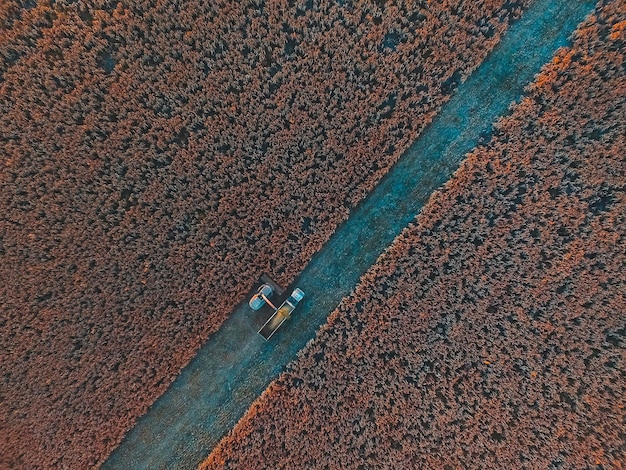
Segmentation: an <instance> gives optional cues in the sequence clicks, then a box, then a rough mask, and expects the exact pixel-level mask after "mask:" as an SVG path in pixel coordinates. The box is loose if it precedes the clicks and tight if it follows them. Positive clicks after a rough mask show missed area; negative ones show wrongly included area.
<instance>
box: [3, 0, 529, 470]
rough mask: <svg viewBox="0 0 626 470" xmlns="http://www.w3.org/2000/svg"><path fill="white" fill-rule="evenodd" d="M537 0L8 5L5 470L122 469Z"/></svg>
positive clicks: (48, 0)
mask: <svg viewBox="0 0 626 470" xmlns="http://www.w3.org/2000/svg"><path fill="white" fill-rule="evenodd" d="M527 3H528V0H522V1H516V2H510V1H505V0H493V1H492V0H489V1H481V2H473V3H472V6H471V7H469V6H461V5H459V4H457V2H430V3H428V2H420V3H419V4H417V3H416V4H410V5H407V4H405V3H404V2H398V3H397V4H396V3H393V2H380V1H379V2H358V3H356V2H351V1H346V2H334V1H328V2H319V3H318V2H310V1H306V2H305V1H297V2H294V1H278V0H271V1H253V2H239V1H234V0H233V1H223V2H200V1H190V2H185V3H184V4H180V3H177V2H147V1H143V2H142V1H140V2H118V1H95V2H77V3H73V2H63V1H56V2H53V1H51V0H41V1H37V2H12V1H4V2H0V58H1V59H0V155H1V157H0V158H1V161H0V207H1V208H2V209H0V211H1V212H0V213H1V217H0V256H1V260H0V261H1V262H0V279H1V282H0V305H1V309H2V311H1V317H0V380H1V386H0V434H1V435H2V436H3V438H2V439H0V467H4V468H7V467H10V468H15V467H21V468H38V467H55V468H62V467H67V468H82V467H87V466H92V465H95V464H97V463H98V462H101V461H102V460H103V459H104V458H105V457H106V456H107V455H108V454H109V452H110V451H111V450H112V448H113V447H114V446H115V445H116V444H117V443H118V442H119V441H120V439H121V438H122V436H123V434H124V433H125V432H126V430H128V429H129V427H130V426H131V425H132V424H133V422H134V420H135V419H136V418H137V416H139V415H141V414H142V413H144V412H145V411H146V409H147V407H148V406H149V405H150V404H151V403H152V402H153V401H154V400H155V399H156V397H158V396H159V395H160V394H161V393H162V392H163V391H164V390H165V389H166V387H167V386H168V384H169V383H170V382H171V381H172V380H173V378H174V376H175V375H176V373H177V372H178V371H179V370H180V369H181V367H183V366H184V365H185V364H186V363H187V362H188V360H189V359H190V358H191V357H192V355H193V354H194V352H195V351H196V350H197V348H198V347H199V346H200V344H201V343H202V342H203V341H205V340H206V339H207V337H208V336H209V334H210V333H211V332H213V331H215V330H216V329H217V328H218V327H219V325H220V324H221V323H222V321H223V320H224V318H225V317H226V316H227V315H228V312H229V311H230V310H231V308H232V306H233V305H234V304H236V303H237V302H239V301H241V300H242V298H243V295H244V293H245V292H246V291H247V290H248V288H249V287H250V286H251V285H252V284H253V282H254V281H255V280H256V279H257V278H258V277H259V275H260V274H261V273H262V272H264V271H267V272H271V273H272V274H273V275H274V276H275V277H277V278H278V279H279V280H280V281H282V282H283V283H288V282H290V281H291V280H292V279H293V278H294V277H295V275H296V274H297V273H298V272H299V271H300V270H301V269H302V268H303V266H304V264H305V263H306V262H307V260H308V259H309V258H310V256H311V254H312V253H313V252H315V251H316V250H317V249H319V247H320V246H321V245H322V244H323V242H324V241H326V240H327V239H328V237H329V236H330V234H331V233H332V232H333V231H334V229H335V227H336V226H337V224H338V223H339V222H341V221H342V220H344V219H345V218H346V217H347V214H348V212H349V209H350V208H351V207H353V206H354V204H355V203H356V202H357V201H359V200H360V199H361V198H362V197H363V196H364V195H365V194H367V192H368V191H369V190H370V189H371V188H372V187H373V185H374V184H375V183H376V182H377V181H378V180H379V179H380V177H381V176H382V175H383V174H384V173H385V172H386V171H387V169H388V168H389V167H390V165H391V164H392V163H393V162H394V161H396V160H397V158H398V157H399V155H400V154H401V153H402V152H403V150H404V149H405V148H406V147H407V145H408V144H409V143H410V142H411V141H412V140H413V139H414V138H415V137H416V135H417V134H418V133H419V132H420V131H421V129H423V127H424V125H425V124H427V123H428V122H429V121H430V120H431V119H432V117H433V115H434V114H435V113H436V111H437V110H438V109H439V107H440V106H441V104H442V103H443V102H445V101H446V99H447V97H448V96H449V94H450V93H451V91H452V90H453V89H454V88H455V86H456V85H457V83H458V82H459V80H461V79H462V77H464V76H466V75H467V74H468V73H469V72H470V71H471V70H473V69H474V68H475V67H476V66H477V65H478V64H479V63H480V62H481V61H482V59H483V58H484V56H485V55H486V54H487V53H488V51H489V50H490V49H491V48H492V47H493V45H494V44H495V43H496V42H497V41H498V39H499V37H500V35H501V33H502V31H504V29H505V28H506V26H507V24H508V21H509V20H510V19H511V18H513V17H515V16H517V15H519V14H520V12H521V9H522V8H523V7H524V5H526V4H527Z"/></svg>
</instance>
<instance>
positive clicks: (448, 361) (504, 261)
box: [203, 1, 626, 469]
mask: <svg viewBox="0 0 626 470" xmlns="http://www.w3.org/2000/svg"><path fill="white" fill-rule="evenodd" d="M624 12H626V8H625V4H624V2H623V1H616V2H612V3H610V4H608V5H607V6H605V7H604V8H603V9H601V10H600V13H599V14H598V16H597V17H593V18H591V19H590V20H588V21H586V22H585V23H584V24H583V25H582V26H581V27H580V28H579V30H578V33H577V37H576V39H575V41H574V45H573V47H572V48H571V49H568V50H562V51H561V52H560V53H559V54H557V56H556V57H555V59H554V61H553V62H552V63H550V64H549V65H547V66H546V68H545V69H544V70H543V72H542V73H541V75H540V76H539V77H538V78H537V80H536V82H535V83H534V84H533V85H532V87H531V88H530V89H529V90H528V94H527V97H525V98H524V99H523V100H522V101H521V102H520V104H518V105H517V106H516V107H515V109H514V111H513V113H512V115H511V116H510V117H507V118H504V119H502V120H500V121H499V122H498V124H497V126H496V128H495V131H494V135H493V137H492V139H491V140H490V141H489V143H487V144H485V145H482V146H479V147H478V148H477V149H476V150H475V151H473V152H472V153H471V154H470V155H469V157H468V158H467V160H466V161H465V162H464V164H463V165H462V167H461V168H460V169H459V170H458V171H457V173H456V174H455V176H454V177H453V178H452V180H451V181H450V182H449V183H448V184H446V185H445V187H444V188H442V190H440V191H438V192H437V193H435V194H434V195H433V197H432V198H431V200H430V201H429V203H428V205H427V206H426V207H425V208H424V210H423V211H422V213H421V215H420V216H419V217H418V218H417V220H416V222H415V224H414V225H412V226H411V227H409V228H408V229H407V230H406V231H405V232H404V234H403V235H402V236H401V237H399V238H398V239H397V240H396V242H395V243H394V245H392V247H391V248H390V249H389V250H388V252H387V253H386V254H385V255H384V256H383V257H382V258H381V259H380V260H379V262H378V263H377V265H375V266H374V267H373V268H372V269H371V270H370V272H369V273H368V274H367V275H366V276H365V277H364V278H363V279H362V282H361V284H360V285H359V287H358V288H357V290H356V292H355V293H354V294H353V295H352V296H351V297H350V298H348V299H345V300H344V301H343V302H342V304H341V305H340V306H339V307H338V309H337V310H336V311H335V312H334V313H333V314H332V315H331V317H330V319H329V322H328V324H327V325H325V326H324V327H323V328H322V329H321V331H320V332H319V334H318V337H317V338H316V339H315V340H314V341H313V342H312V343H311V344H310V345H309V346H308V347H307V348H306V349H305V350H304V351H303V352H301V354H300V355H299V358H298V360H297V361H295V362H294V363H293V364H291V365H290V367H289V368H288V371H287V372H286V373H284V374H282V375H281V377H280V378H279V379H278V380H277V381H275V382H274V383H273V384H272V385H271V386H270V387H269V388H268V390H267V391H266V392H265V393H264V394H263V396H262V397H261V398H260V399H259V400H258V401H257V402H256V403H255V405H253V407H252V408H251V409H250V411H249V412H248V414H247V415H246V416H245V417H244V418H243V419H242V420H241V421H240V423H239V424H238V425H237V426H236V428H235V429H234V430H233V432H232V433H231V434H230V435H229V436H228V437H227V438H225V439H224V440H223V441H222V442H221V443H220V445H219V446H218V447H217V448H216V449H215V450H214V451H213V453H212V454H211V455H210V456H209V458H208V460H207V461H206V462H205V463H204V465H203V468H207V469H208V468H250V467H251V466H254V467H256V468H260V467H262V468H478V467H479V468H498V469H500V468H557V467H561V466H563V467H564V468H600V467H599V466H604V468H623V464H624V462H625V461H626V447H625V443H624V434H623V429H624V428H623V423H624V420H625V419H626V411H625V410H626V408H625V403H624V397H625V396H626V380H625V377H624V370H625V369H626V364H624V357H625V356H624V347H625V345H626V344H625V342H626V275H625V273H626V259H625V253H626V238H625V237H626V194H625V192H626V157H625V155H624V150H623V149H624V148H625V145H626V111H625V108H624V105H625V104H626V103H625V102H626V76H625V71H626V67H625V57H624V52H625V47H624V46H625V44H624V42H625V40H626V27H625V26H626V17H625V16H624ZM276 410H280V412H279V413H278V412H276Z"/></svg>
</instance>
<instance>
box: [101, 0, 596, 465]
mask: <svg viewBox="0 0 626 470" xmlns="http://www.w3.org/2000/svg"><path fill="white" fill-rule="evenodd" d="M593 5H594V2H591V1H568V0H537V1H536V2H535V3H534V4H533V5H532V6H531V7H530V8H529V10H527V11H526V12H525V13H524V16H523V17H522V18H521V19H520V20H519V21H517V22H516V23H514V24H513V25H512V26H511V27H510V28H509V31H508V32H507V33H506V35H505V36H504V38H503V39H502V41H501V42H500V44H499V45H498V46H497V48H496V49H495V50H494V51H493V52H492V53H491V54H490V56H489V57H488V58H487V59H486V60H485V62H483V64H482V65H481V66H480V67H479V68H478V69H477V70H476V71H475V72H474V74H473V75H472V76H471V77H470V78H469V79H468V80H467V81H466V82H465V83H463V84H461V85H460V86H459V87H458V90H457V91H456V93H455V95H454V96H453V97H452V99H451V100H450V101H449V102H448V103H447V104H446V105H445V106H444V107H443V109H442V111H441V113H440V114H439V116H438V117H437V118H436V120H435V121H434V122H433V123H432V124H431V125H430V126H429V127H428V128H427V129H426V130H425V131H424V132H423V133H422V135H421V136H420V137H419V139H418V140H417V141H416V142H415V143H414V144H413V145H412V146H411V148H410V149H409V150H408V151H407V152H406V154H405V155H403V156H402V158H401V159H400V160H399V161H398V163H397V164H396V165H395V166H394V167H393V168H392V169H391V171H390V172H389V173H388V174H387V176H386V177H385V178H384V179H383V180H382V181H381V183H380V184H379V185H378V186H377V187H376V189H375V190H374V191H373V192H372V193H371V194H370V195H369V196H368V197H367V198H366V199H365V200H364V201H363V203H362V204H360V205H359V206H358V207H357V208H356V210H355V211H354V212H353V214H351V216H350V218H349V219H348V221H346V223H345V224H343V225H342V226H341V227H339V228H338V230H337V232H336V233H335V234H334V235H333V237H332V238H331V239H330V241H329V242H328V243H327V244H326V246H324V247H323V248H322V250H320V252H318V253H317V254H316V255H315V256H314V257H313V258H312V259H311V261H310V263H309V265H308V266H307V267H306V268H305V269H304V271H303V272H302V274H301V276H300V278H299V280H298V282H297V283H296V284H297V285H298V286H299V287H300V288H302V289H303V290H304V291H305V292H306V294H307V296H306V297H305V299H304V300H303V301H302V305H300V306H299V307H298V309H297V310H296V311H295V312H294V315H293V316H292V319H291V320H289V321H288V322H287V323H285V325H284V326H283V328H282V329H281V330H280V331H278V332H277V333H276V335H275V336H274V337H273V338H272V340H271V341H270V342H269V343H267V342H265V340H263V338H261V337H260V336H259V335H257V333H256V331H257V329H258V328H257V326H258V323H259V319H258V318H255V317H254V315H253V313H252V312H251V310H250V309H249V308H248V307H247V304H244V305H239V306H237V307H236V308H235V310H234V311H233V313H232V314H231V315H230V317H229V319H228V320H227V321H226V322H225V323H224V325H223V327H222V328H221V329H220V330H219V331H218V332H217V333H215V334H214V335H212V336H211V337H210V338H209V340H208V341H207V344H206V345H205V346H204V347H203V348H202V349H201V350H200V351H199V352H198V354H197V356H196V357H195V358H194V359H193V361H191V363H190V364H189V365H188V366H187V367H186V368H185V369H184V370H183V371H182V372H181V374H180V375H179V377H178V378H177V379H176V381H175V382H174V383H173V384H172V386H171V387H170V389H169V390H168V391H167V392H166V393H165V394H164V395H163V396H162V397H161V398H160V399H159V400H157V401H156V402H155V404H154V405H153V406H152V407H151V408H150V410H149V411H148V413H147V414H146V415H145V416H143V417H142V418H140V419H139V420H138V422H137V425H136V426H135V427H134V428H133V429H132V430H131V431H130V432H129V433H128V434H127V435H126V437H125V438H124V440H123V441H122V443H121V444H120V446H119V447H118V448H117V449H116V450H115V451H114V452H113V453H112V455H111V456H110V458H109V459H108V460H107V461H106V462H105V463H104V465H103V468H105V469H118V468H119V469H126V468H133V469H142V468H149V469H156V468H163V469H174V468H193V467H194V466H196V465H197V464H198V463H199V462H200V461H201V460H202V459H203V458H204V457H206V455H208V453H209V452H210V450H211V449H212V448H213V447H214V446H215V445H216V444H217V442H218V441H219V439H220V438H221V437H222V436H223V435H224V434H226V433H227V432H228V431H229V430H230V429H231V428H232V427H233V426H234V424H235V423H236V422H237V421H238V420H239V418H240V417H241V416H242V415H243V414H244V413H245V412H246V410H247V409H248V408H249V407H250V405H251V404H252V402H253V401H254V400H255V399H256V398H257V397H258V396H259V395H260V394H261V393H262V392H263V390H264V389H265V388H266V387H267V385H268V384H269V383H270V382H271V381H272V380H273V379H274V378H275V377H276V376H277V375H278V374H279V373H280V372H281V371H282V370H283V369H284V367H285V365H286V364H287V363H288V362H289V361H291V360H293V359H294V358H295V357H296V355H297V352H298V351H299V350H300V349H302V348H303V347H304V346H305V345H306V343H307V342H308V341H309V340H310V339H311V338H313V337H314V336H315V332H316V330H317V329H318V327H319V326H320V325H321V324H322V323H323V322H324V321H325V320H326V317H327V316H328V315H329V314H330V313H331V312H332V311H333V309H334V308H335V307H336V306H337V304H338V303H339V302H340V300H341V299H342V298H343V297H344V296H346V295H348V294H349V293H350V292H351V291H352V290H353V288H354V287H355V286H356V284H357V282H358V280H359V278H360V276H361V275H362V274H364V273H365V271H366V270H367V269H368V268H369V267H370V266H371V265H372V264H373V263H374V262H375V261H376V259H377V258H378V256H379V255H380V254H381V253H382V252H383V251H384V249H385V248H386V247H387V246H389V245H390V244H391V242H392V241H393V239H394V238H395V237H396V236H397V235H398V234H399V233H400V232H401V231H402V229H403V228H404V227H406V226H407V225H408V224H409V223H410V222H411V221H412V220H413V219H414V218H415V216H416V215H417V214H418V212H419V211H420V210H421V208H422V206H423V205H424V203H425V202H426V201H427V199H428V197H429V196H430V194H431V193H432V192H433V191H434V190H435V189H437V188H438V187H439V186H441V185H442V184H443V183H444V182H445V181H446V180H447V179H448V178H449V177H450V176H451V174H452V173H453V172H454V171H455V170H456V168H457V167H458V165H459V163H460V162H461V161H462V159H463V157H464V155H465V154H466V153H467V152H468V151H470V150H471V149H472V148H473V147H474V146H475V145H476V144H477V142H478V140H479V138H480V136H481V134H483V133H487V132H489V130H490V129H491V125H492V123H493V122H494V120H495V119H496V118H497V117H498V116H500V115H502V114H504V113H506V112H507V108H508V106H509V103H511V102H512V101H514V100H517V99H519V97H520V95H521V94H522V92H523V88H524V86H525V85H526V84H527V83H529V82H530V81H531V80H532V78H533V76H534V74H536V73H537V72H539V70H540V67H541V65H543V64H544V63H546V62H547V61H549V60H550V59H551V57H552V56H553V54H554V52H555V51H556V50H557V48H558V47H561V46H565V45H567V44H568V41H567V38H568V37H569V35H570V34H571V33H572V32H573V31H574V29H575V27H576V25H577V24H578V23H579V22H580V21H582V20H583V19H584V17H585V15H587V14H588V13H590V12H592V10H593ZM276 412H277V413H279V412H280V410H276Z"/></svg>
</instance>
